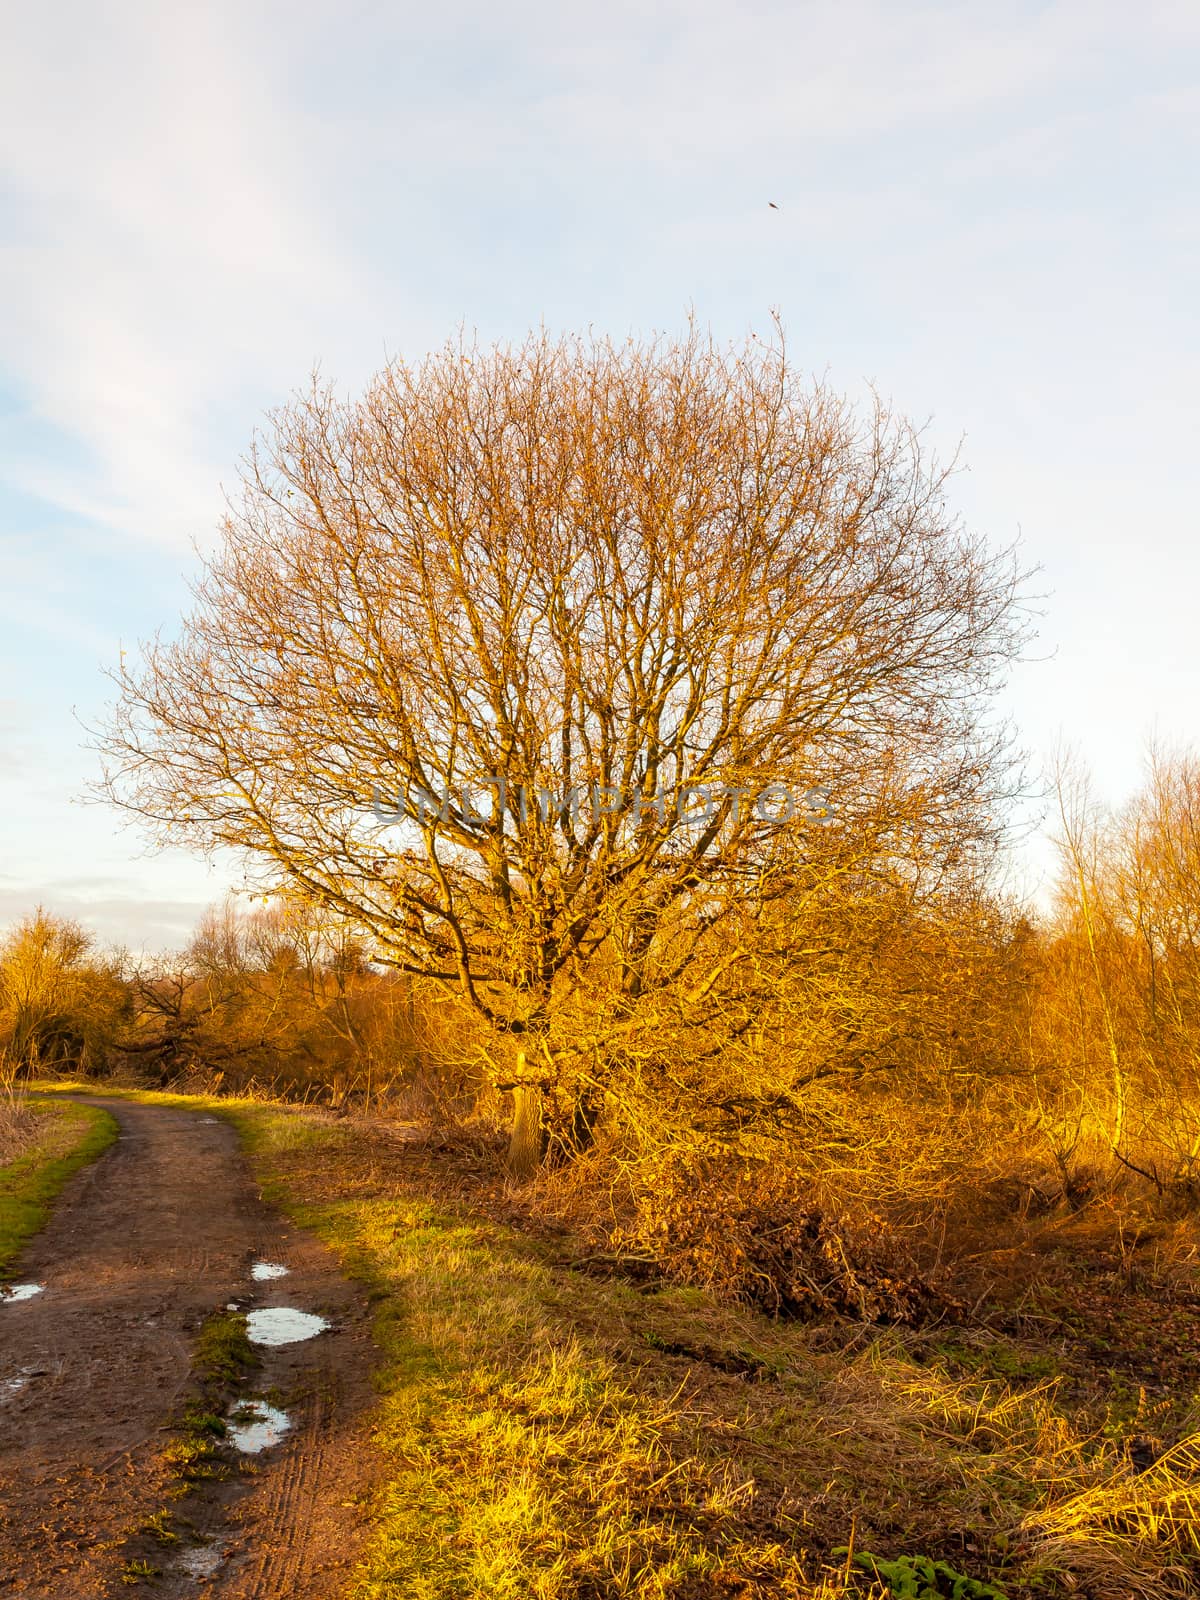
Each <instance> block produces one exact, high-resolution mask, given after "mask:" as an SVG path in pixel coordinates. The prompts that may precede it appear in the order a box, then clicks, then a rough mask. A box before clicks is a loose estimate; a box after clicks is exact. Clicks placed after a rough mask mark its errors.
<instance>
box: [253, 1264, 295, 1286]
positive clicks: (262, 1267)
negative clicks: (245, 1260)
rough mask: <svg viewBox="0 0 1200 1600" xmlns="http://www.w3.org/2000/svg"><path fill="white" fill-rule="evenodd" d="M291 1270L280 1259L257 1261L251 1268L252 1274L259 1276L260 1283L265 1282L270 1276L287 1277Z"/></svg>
mask: <svg viewBox="0 0 1200 1600" xmlns="http://www.w3.org/2000/svg"><path fill="white" fill-rule="evenodd" d="M290 1270H291V1269H290V1268H289V1267H284V1266H281V1265H280V1263H279V1262H278V1261H256V1262H255V1263H254V1265H253V1266H252V1267H251V1268H250V1276H251V1277H252V1278H257V1279H258V1281H259V1283H265V1282H266V1281H267V1279H268V1278H286V1277H287V1275H288V1273H289V1271H290Z"/></svg>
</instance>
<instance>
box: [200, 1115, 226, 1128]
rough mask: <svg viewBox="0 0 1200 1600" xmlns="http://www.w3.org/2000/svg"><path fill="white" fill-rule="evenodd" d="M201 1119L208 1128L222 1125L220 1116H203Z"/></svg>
mask: <svg viewBox="0 0 1200 1600" xmlns="http://www.w3.org/2000/svg"><path fill="white" fill-rule="evenodd" d="M200 1121H201V1123H202V1124H203V1125H204V1126H205V1127H207V1128H219V1127H220V1126H221V1119H220V1117H201V1118H200Z"/></svg>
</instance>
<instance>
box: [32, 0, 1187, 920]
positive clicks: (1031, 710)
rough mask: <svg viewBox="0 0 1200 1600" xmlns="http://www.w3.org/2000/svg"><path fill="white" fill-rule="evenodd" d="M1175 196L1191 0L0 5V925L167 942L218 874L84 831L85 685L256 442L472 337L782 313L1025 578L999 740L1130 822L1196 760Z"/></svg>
mask: <svg viewBox="0 0 1200 1600" xmlns="http://www.w3.org/2000/svg"><path fill="white" fill-rule="evenodd" d="M1198 191H1200V6H1197V5H1196V4H1195V0H1180V3H1174V0H1143V3H1142V4H1140V5H1139V6H1136V7H1132V6H1129V5H1128V4H1125V3H1121V4H1109V3H1106V0H1062V3H1054V4H1041V5H1035V4H1027V3H1020V0H1016V3H1010V4H1007V5H1004V6H997V5H995V4H994V3H988V4H981V3H974V0H970V3H957V4H909V3H907V0H836V3H828V4H827V3H805V0H788V3H782V0H780V3H778V4H763V3H758V0H738V3H737V4H733V3H722V4H716V3H712V0H687V3H686V4H682V3H675V0H658V3H657V4H655V5H652V6H647V5H645V4H644V3H643V4H636V5H635V4H626V3H624V0H607V3H605V4H604V5H595V4H591V3H583V0H579V3H576V4H574V5H566V4H562V3H561V0H559V3H557V4H551V3H542V0H515V3H510V4H508V5H505V6H502V7H498V6H495V5H483V4H480V3H471V4H462V3H455V0H444V3H442V4H439V5H438V6H436V7H430V6H427V5H424V4H421V5H417V4H412V3H399V4H391V5H387V4H383V3H382V0H348V3H347V4H345V5H341V6H333V5H328V4H327V5H324V6H318V5H313V4H308V3H306V0H289V3H288V4H287V5H282V4H263V3H257V4H256V3H254V0H239V3H238V4H236V5H234V4H226V3H224V0H216V3H209V4H206V5H204V6H187V7H185V6H182V5H164V4H162V3H161V0H157V3H153V0H138V3H120V0H116V3H109V4H106V5H104V6H102V7H101V6H95V5H91V4H88V5H84V4H82V3H79V4H76V3H72V0H59V3H58V4H56V5H54V6H47V7H29V6H27V7H21V8H17V7H15V6H10V7H7V8H6V11H5V15H4V19H3V22H2V23H0V925H2V924H3V923H5V922H6V921H9V920H11V919H13V918H15V917H17V916H19V915H21V914H22V913H24V912H26V911H28V910H29V909H30V908H31V907H32V906H33V905H35V904H37V903H42V904H44V905H46V906H47V907H48V908H50V909H51V910H53V911H55V912H57V913H60V914H63V915H69V916H74V917H78V918H79V919H80V920H82V921H84V922H85V923H86V924H87V925H88V926H90V927H92V928H94V929H95V930H96V932H97V934H98V935H99V936H100V937H101V938H102V939H103V940H105V941H112V942H117V943H124V944H127V945H129V946H131V947H134V948H139V947H143V946H145V947H150V948H166V947H170V946H172V945H176V944H178V943H180V942H182V941H183V940H184V939H185V937H186V935H187V932H188V930H189V929H190V927H191V926H192V925H193V923H194V922H195V920H196V918H197V916H198V915H199V913H200V912H201V910H202V909H203V908H204V906H205V905H206V904H208V903H210V902H212V901H214V900H216V899H219V898H220V897H221V896H222V894H223V893H224V892H225V889H226V888H227V887H228V886H229V885H230V883H231V882H234V879H233V878H232V877H231V870H232V869H231V868H230V866H229V864H228V863H227V862H221V861H217V862H214V863H206V862H205V861H203V860H200V859H197V858H194V857H189V856H185V855H183V854H182V853H180V852H178V851H170V850H168V851H162V850H159V849H157V848H156V847H155V846H154V845H153V843H152V842H151V841H148V840H147V839H146V838H145V837H143V836H142V835H140V834H139V833H138V832H137V831H136V829H131V828H130V827H129V826H128V825H127V824H125V823H124V822H123V820H122V819H121V818H120V817H119V816H117V815H116V814H115V813H113V812H112V811H111V810H109V809H108V808H107V807H105V806H104V805H102V804H98V803H95V802H91V803H89V802H87V801H86V799H85V798H84V797H85V796H86V793H87V787H88V784H89V781H90V780H92V779H94V777H95V776H96V772H97V763H96V757H95V755H94V753H93V752H92V751H91V750H90V749H89V748H88V747H87V740H88V735H87V732H86V729H87V727H89V726H92V725H94V724H95V723H96V722H97V720H98V719H100V718H102V716H103V713H104V707H105V705H106V703H107V702H108V701H109V699H110V698H111V684H110V683H109V681H108V679H107V678H106V677H105V672H106V671H107V670H111V669H112V668H114V667H116V666H117V664H118V662H119V660H120V652H121V651H122V650H125V651H127V652H131V653H132V652H134V651H136V648H137V644H138V641H139V640H144V639H146V638H148V637H150V636H152V635H153V634H154V633H155V631H156V630H158V629H160V628H162V629H165V630H167V631H170V630H171V628H172V627H174V626H175V625H176V624H177V621H178V618H179V616H180V614H181V612H182V611H183V610H185V609H186V607H187V605H188V582H189V580H190V579H191V578H193V577H194V576H195V574H196V572H197V570H198V566H199V562H200V560H201V558H202V555H203V552H204V550H205V549H206V548H208V547H210V546H211V543H212V540H213V538H214V535H215V531H216V528H217V525H218V522H219V519H220V516H221V511H222V506H223V495H224V493H225V491H226V490H227V489H229V488H230V487H231V486H232V485H233V484H234V482H235V481H236V473H237V464H238V460H239V458H240V456H241V455H242V454H243V453H244V451H245V450H246V448H247V446H248V445H249V443H250V441H251V438H252V437H253V434H254V431H255V429H256V428H258V427H260V426H262V424H263V421H264V416H265V413H266V412H267V411H268V410H269V409H270V408H271V407H272V406H273V405H275V404H278V403H279V402H281V401H282V400H284V399H286V397H287V396H288V395H289V393H291V392H292V391H293V390H294V389H296V388H298V387H300V386H302V385H304V384H305V383H306V381H307V379H308V377H309V375H310V374H311V372H312V371H313V370H314V369H317V368H319V369H320V371H321V372H322V373H323V374H324V376H325V377H326V378H327V379H329V380H331V381H332V382H334V383H335V384H336V386H337V387H338V388H339V389H340V390H342V391H344V392H346V393H350V394H352V393H354V392H356V391H357V390H360V389H361V388H362V386H363V385H364V384H365V382H366V381H367V379H368V378H369V376H370V374H371V373H372V372H373V371H375V370H376V369H377V368H378V367H379V366H380V365H381V364H382V363H383V362H385V361H386V360H387V359H388V358H389V357H390V356H394V355H402V356H404V357H405V358H407V359H418V358H419V357H420V356H421V355H422V354H423V353H424V352H425V351H427V350H429V349H431V348H432V347H434V346H437V345H440V344H441V343H442V342H443V341H444V340H445V339H446V338H447V337H448V336H450V335H453V334H455V333H456V332H457V330H458V329H460V328H464V327H465V328H466V329H467V330H471V331H474V332H475V333H477V334H478V337H479V338H480V339H481V340H483V341H485V342H490V341H492V340H504V339H509V338H520V337H521V336H522V335H523V334H524V333H525V332H526V331H527V330H528V329H529V328H530V327H535V326H538V325H541V324H544V325H545V326H547V327H548V328H550V329H551V330H577V329H588V328H591V329H594V330H596V331H597V332H599V333H602V334H614V335H619V336H622V337H624V336H625V335H626V334H629V333H635V334H636V333H650V332H652V331H654V330H665V331H667V332H671V331H675V330H678V329H680V328H682V326H683V325H684V323H685V321H686V318H687V317H688V315H689V314H691V315H693V316H694V317H695V318H696V320H697V321H698V322H699V323H701V325H703V326H706V327H710V328H711V329H712V330H713V332H714V333H715V334H716V335H717V336H718V337H719V338H741V337H743V336H745V335H746V334H747V333H748V332H750V331H751V330H754V329H763V328H765V326H766V325H767V322H768V319H769V316H770V313H771V311H772V310H778V312H779V313H780V315H781V316H782V318H783V320H784V322H785V324H786V327H787V331H788V338H789V345H790V348H791V351H792V353H793V355H794V356H795V358H796V360H797V361H798V362H799V363H800V364H801V365H802V366H804V367H806V368H808V369H809V370H811V371H812V372H813V373H814V374H817V375H820V376H822V377H824V378H825V379H827V380H828V381H829V382H830V383H831V384H832V385H833V386H834V387H835V388H838V389H841V390H845V391H847V392H849V393H851V394H858V393H861V392H863V391H864V389H865V386H866V385H867V384H873V385H874V386H875V387H876V388H877V389H878V390H879V391H881V392H882V393H883V394H884V395H885V396H887V397H888V398H889V399H890V400H891V401H892V402H893V403H894V404H895V406H896V407H897V408H898V409H899V410H900V411H902V412H904V413H907V414H908V415H910V416H912V417H914V418H916V419H918V420H920V421H922V422H927V423H928V427H929V432H930V437H931V439H932V440H933V442H935V443H936V444H938V445H939V446H940V447H941V448H942V449H943V450H945V451H952V450H954V449H955V448H956V447H959V446H960V445H961V450H962V460H963V463H964V470H963V472H962V474H961V475H960V476H959V478H958V479H957V480H956V482H955V485H954V488H953V491H952V493H953V498H954V502H955V504H956V506H957V507H958V509H959V510H960V511H961V512H962V515H963V517H964V519H965V520H966V521H967V523H968V524H969V525H970V526H972V527H973V528H977V529H979V530H980V531H982V532H984V533H986V534H987V535H988V536H989V537H990V538H992V539H993V540H995V541H996V542H997V543H999V544H1007V543H1009V542H1011V541H1012V540H1014V539H1018V538H1019V539H1020V541H1021V547H1022V553H1023V556H1024V559H1025V560H1026V561H1027V562H1028V563H1029V564H1030V565H1036V566H1038V567H1039V568H1040V569H1041V570H1040V572H1039V575H1038V577H1037V579H1036V580H1035V581H1034V582H1033V583H1032V584H1031V588H1032V589H1034V590H1036V591H1037V592H1038V593H1039V594H1040V595H1041V596H1042V597H1043V598H1042V599H1041V601H1040V605H1039V609H1040V611H1041V617H1040V621H1039V636H1038V640H1037V643H1036V645H1035V646H1034V647H1033V648H1032V650H1031V651H1030V659H1029V660H1028V661H1026V662H1025V663H1023V664H1022V665H1021V666H1020V667H1018V668H1017V669H1016V671H1015V672H1014V675H1013V680H1012V683H1011V684H1010V686H1009V688H1008V689H1007V691H1006V696H1005V707H1006V709H1007V710H1008V711H1009V713H1010V714H1011V716H1012V718H1013V720H1014V723H1015V725H1016V727H1017V730H1018V733H1019V737H1020V741H1021V743H1022V745H1023V746H1024V747H1025V748H1026V749H1027V750H1028V751H1029V753H1030V758H1031V765H1032V767H1033V769H1034V770H1036V769H1037V768H1038V766H1039V764H1041V763H1043V762H1044V761H1046V760H1048V759H1049V757H1050V755H1051V753H1052V752H1053V751H1054V749H1055V748H1056V747H1057V746H1059V745H1060V744H1067V745H1070V746H1071V747H1073V748H1074V749H1075V750H1076V751H1077V752H1078V754H1079V756H1080V757H1081V758H1082V759H1083V760H1084V761H1085V762H1086V763H1087V764H1088V766H1089V767H1090V769H1091V771H1092V773H1093V776H1094V779H1095V783H1096V788H1097V792H1098V794H1099V795H1101V796H1102V797H1103V798H1105V799H1108V800H1110V801H1112V802H1113V803H1119V802H1120V801H1121V800H1123V799H1124V798H1125V797H1126V796H1127V795H1128V794H1129V793H1130V792H1131V791H1132V790H1133V789H1134V788H1135V787H1136V785H1137V783H1138V781H1139V775H1140V772H1141V767H1142V762H1143V759H1144V754H1145V749H1146V746H1147V742H1148V741H1149V740H1150V739H1151V738H1152V737H1154V738H1157V739H1158V740H1160V741H1162V742H1164V743H1166V744H1168V745H1171V744H1179V745H1182V744H1187V743H1191V742H1193V741H1195V742H1200V648H1198V641H1200V625H1198V622H1197V602H1198V598H1200V584H1198V582H1197V580H1198V578H1200V526H1198V515H1200V513H1198V509H1197V508H1198V507H1200V449H1198V447H1197V431H1198V430H1197V424H1198V421H1200V385H1198V378H1200V370H1198V360H1197V358H1198V356H1200V329H1198V310H1197V305H1198V294H1197V288H1198V285H1200V207H1198V205H1197V201H1198V200H1200V192H1198ZM770 202H774V207H775V208H777V209H774V208H772V206H771V204H770ZM1022 850H1023V853H1022V856H1021V859H1020V863H1019V870H1018V879H1019V882H1020V884H1021V886H1022V887H1023V888H1024V889H1026V890H1027V892H1029V893H1031V894H1033V895H1034V896H1035V897H1036V896H1037V895H1039V894H1041V893H1044V890H1045V883H1046V874H1047V872H1048V870H1049V859H1050V856H1049V848H1048V846H1047V844H1046V842H1045V839H1044V837H1038V836H1035V837H1034V838H1032V839H1031V840H1029V841H1028V842H1027V843H1026V844H1025V845H1024V846H1023V847H1022Z"/></svg>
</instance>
